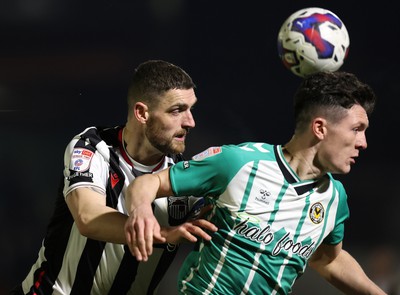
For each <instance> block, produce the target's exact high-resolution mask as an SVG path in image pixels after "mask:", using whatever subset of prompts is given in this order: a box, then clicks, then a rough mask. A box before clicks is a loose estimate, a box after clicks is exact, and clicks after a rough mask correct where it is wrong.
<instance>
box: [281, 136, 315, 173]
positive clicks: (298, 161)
mask: <svg viewBox="0 0 400 295" xmlns="http://www.w3.org/2000/svg"><path fill="white" fill-rule="evenodd" d="M282 151H283V155H284V156H285V159H286V161H287V162H288V164H289V165H290V167H291V168H292V169H293V171H295V172H296V174H297V175H298V176H299V177H300V179H302V180H306V179H315V178H318V177H320V176H321V175H322V172H321V170H320V169H319V168H318V167H317V166H315V165H314V159H315V155H316V153H315V152H314V149H313V148H306V149H304V148H303V149H300V148H297V147H296V145H295V144H293V143H292V142H289V143H288V144H286V145H285V146H283V147H282Z"/></svg>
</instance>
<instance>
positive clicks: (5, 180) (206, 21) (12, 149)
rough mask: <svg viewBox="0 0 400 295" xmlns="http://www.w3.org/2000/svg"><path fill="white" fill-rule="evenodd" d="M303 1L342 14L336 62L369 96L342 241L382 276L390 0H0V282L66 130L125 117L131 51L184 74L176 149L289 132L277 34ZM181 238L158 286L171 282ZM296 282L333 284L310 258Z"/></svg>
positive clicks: (393, 173)
mask: <svg viewBox="0 0 400 295" xmlns="http://www.w3.org/2000/svg"><path fill="white" fill-rule="evenodd" d="M361 3H362V4H361ZM311 6H317V7H322V8H326V9H329V10H331V11H332V12H334V13H335V14H337V15H338V16H339V17H340V18H341V20H342V21H343V22H344V24H345V25H346V27H347V30H348V32H349V35H350V51H349V55H348V58H347V60H346V61H345V63H344V65H343V66H342V68H341V69H342V70H346V71H350V72H353V73H355V74H357V75H358V77H359V78H360V79H361V80H362V81H364V82H367V83H368V84H370V85H371V86H372V87H373V88H374V90H375V92H376V94H377V96H378V98H379V101H378V105H377V108H376V111H375V112H374V114H373V115H372V116H371V118H370V128H369V129H368V132H367V139H368V143H369V146H368V149H367V151H365V152H363V153H362V155H361V157H360V158H359V159H358V161H357V164H356V165H355V166H354V167H353V168H352V172H351V173H350V174H349V175H346V176H345V177H339V178H340V180H342V181H343V182H344V184H345V187H346V188H347V192H348V195H349V205H350V210H351V217H350V220H349V222H348V223H347V226H346V236H345V240H344V248H345V249H347V250H348V251H349V252H351V253H352V255H353V256H355V258H356V259H358V260H359V261H360V263H361V265H362V266H363V268H364V269H365V271H366V272H367V273H368V274H369V275H370V276H371V278H373V279H374V280H375V281H376V282H377V283H379V284H381V286H382V287H384V288H387V286H386V285H387V284H388V281H389V280H390V279H392V277H394V276H395V275H397V274H398V271H399V249H400V247H399V232H400V222H399V215H398V214H399V208H400V195H399V190H398V189H397V184H396V182H397V181H398V179H400V172H399V168H398V166H399V164H400V160H399V157H398V156H397V154H396V153H397V150H396V146H397V145H398V143H397V142H398V140H399V131H398V130H399V123H400V115H399V107H400V103H399V101H400V90H399V83H400V75H399V70H398V69H399V67H400V54H399V41H398V39H399V36H400V22H399V20H398V12H397V10H396V9H393V7H392V4H391V3H389V1H386V0H383V1H379V3H376V2H372V3H366V2H365V1H363V2H358V3H356V1H342V0H339V1H299V0H297V1H286V2H282V1H261V0H258V1H255V0H249V1H236V0H230V1H226V0H221V1H210V0H202V1H195V0H194V1H193V0H192V1H185V0H168V1H167V0H147V1H111V0H98V1H78V0H69V1H66V0H13V1H1V2H0V27H1V29H0V44H1V46H0V165H1V166H0V167H1V177H0V187H1V192H0V196H1V206H0V218H1V223H0V224H1V226H0V236H1V243H0V253H1V256H2V258H1V267H0V294H6V293H7V291H8V290H9V289H10V288H11V287H12V286H14V285H15V284H17V283H18V282H20V281H21V280H22V279H23V278H24V277H25V275H26V274H27V273H28V271H29V269H30V267H31V265H32V263H33V262H34V261H35V260H36V257H37V251H38V249H39V247H40V244H41V240H42V237H43V236H44V233H45V229H46V225H47V222H48V220H49V218H50V215H51V213H52V209H53V203H54V200H55V197H56V190H57V185H58V179H59V177H60V174H61V173H62V168H63V153H64V148H65V147H66V145H67V143H68V142H69V140H70V139H71V138H72V137H73V136H74V135H75V134H77V133H79V132H81V131H82V130H83V129H85V128H86V127H88V126H93V125H110V126H114V125H118V124H124V123H125V120H126V93H127V87H128V83H129V81H130V78H131V75H132V72H133V69H134V68H135V67H136V66H137V65H138V64H139V63H141V62H143V61H145V60H148V59H164V60H167V61H170V62H172V63H174V64H177V65H179V66H181V67H182V68H183V69H185V70H186V71H187V72H188V73H189V74H190V75H191V76H192V78H193V79H194V81H195V83H196V85H197V90H196V94H197V97H198V100H199V101H198V104H197V105H196V108H195V110H194V115H195V119H196V123H197V126H196V128H195V129H194V130H192V132H191V134H190V136H189V138H188V142H187V144H188V148H187V151H186V156H187V157H190V156H192V155H194V154H195V153H197V152H200V151H202V150H203V149H205V148H206V147H208V146H212V145H220V144H224V143H240V142H243V141H266V142H269V143H276V144H283V143H285V142H286V141H288V140H289V137H290V136H291V134H292V131H293V120H292V110H291V106H292V96H293V93H294V91H295V89H296V87H297V86H298V84H299V82H300V78H298V77H297V76H295V75H294V74H292V73H291V72H289V71H288V70H287V69H286V68H284V66H283V65H282V63H281V61H280V59H279V57H278V52H277V46H276V45H277V42H276V41H277V34H278V31H279V29H280V26H281V25H282V23H283V22H284V20H285V19H286V18H287V17H288V16H289V15H290V14H291V13H293V12H295V11H297V10H298V9H301V8H305V7H311ZM188 250H189V247H187V246H184V247H183V248H182V251H181V253H180V255H179V259H177V261H176V263H175V265H173V266H172V268H171V271H170V273H169V274H168V276H167V277H166V278H165V279H164V281H163V286H162V290H161V292H160V294H162V295H163V294H167V295H173V294H175V292H176V291H175V285H176V273H177V269H178V267H179V264H180V263H181V261H182V259H183V258H184V256H185V255H186V253H187V251H188ZM396 280H397V282H399V281H400V278H398V277H397V279H396ZM294 294H311V295H313V294H325V295H327V294H339V293H338V291H335V290H334V289H333V288H332V287H331V286H329V285H328V284H327V283H325V282H324V281H323V280H322V279H321V278H319V277H317V276H316V274H315V273H313V271H312V270H311V269H308V271H306V273H305V274H304V275H303V276H302V277H301V278H300V279H299V280H298V282H297V284H296V285H295V288H294ZM392 294H395V293H392ZM397 294H398V293H397Z"/></svg>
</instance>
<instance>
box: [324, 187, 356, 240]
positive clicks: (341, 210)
mask: <svg viewBox="0 0 400 295" xmlns="http://www.w3.org/2000/svg"><path fill="white" fill-rule="evenodd" d="M333 183H334V185H335V187H336V189H337V191H338V195H339V204H338V209H337V212H336V219H335V228H334V229H333V231H332V232H331V233H330V234H329V235H328V236H327V237H326V238H325V239H324V243H326V244H330V245H336V244H339V243H340V242H341V241H342V240H343V238H344V223H345V221H346V220H347V219H348V218H349V216H350V211H349V206H348V204H347V194H346V191H345V189H344V187H343V184H342V183H341V182H340V181H337V180H333Z"/></svg>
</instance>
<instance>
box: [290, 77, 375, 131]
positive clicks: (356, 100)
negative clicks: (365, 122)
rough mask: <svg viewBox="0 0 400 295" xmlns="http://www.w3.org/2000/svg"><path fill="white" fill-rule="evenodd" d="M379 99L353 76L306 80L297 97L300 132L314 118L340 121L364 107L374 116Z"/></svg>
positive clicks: (299, 88)
mask: <svg viewBox="0 0 400 295" xmlns="http://www.w3.org/2000/svg"><path fill="white" fill-rule="evenodd" d="M375 103H376V96H375V93H374V92H373V90H372V89H371V87H370V86H369V85H367V84H364V83H362V82H361V81H359V80H358V78H357V77H356V76H355V75H354V74H351V73H347V72H342V71H336V72H318V73H316V74H313V75H311V76H308V77H306V78H304V80H303V81H302V82H301V84H300V86H299V87H298V89H297V91H296V93H295V96H294V117H295V122H296V129H301V128H302V127H304V125H305V124H307V123H308V122H310V120H311V119H312V117H313V116H316V115H322V116H325V117H327V118H329V119H331V120H333V121H335V120H336V121H337V120H340V119H341V118H343V116H344V115H345V113H346V112H345V111H346V110H347V109H349V108H351V107H352V106H353V105H355V104H358V105H360V106H362V107H363V108H364V109H365V111H366V113H367V114H368V115H370V114H371V113H372V111H373V110H374V107H375Z"/></svg>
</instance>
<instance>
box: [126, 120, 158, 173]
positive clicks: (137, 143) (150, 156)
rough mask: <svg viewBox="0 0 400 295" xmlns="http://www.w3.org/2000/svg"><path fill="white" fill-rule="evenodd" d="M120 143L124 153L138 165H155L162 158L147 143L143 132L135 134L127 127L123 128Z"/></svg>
mask: <svg viewBox="0 0 400 295" xmlns="http://www.w3.org/2000/svg"><path fill="white" fill-rule="evenodd" d="M122 143H123V145H124V148H125V151H126V153H127V154H128V155H129V156H130V157H131V158H132V159H133V160H135V161H136V162H138V163H140V164H143V165H146V166H151V165H155V164H157V163H159V162H160V161H161V159H162V158H163V157H164V155H163V154H162V153H160V151H158V150H157V149H155V148H154V147H153V146H152V145H151V144H150V143H149V142H148V140H147V139H146V136H145V135H144V132H143V133H142V132H135V131H133V130H131V129H130V128H129V127H125V128H124V129H123V130H122Z"/></svg>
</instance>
